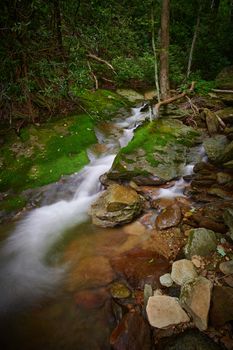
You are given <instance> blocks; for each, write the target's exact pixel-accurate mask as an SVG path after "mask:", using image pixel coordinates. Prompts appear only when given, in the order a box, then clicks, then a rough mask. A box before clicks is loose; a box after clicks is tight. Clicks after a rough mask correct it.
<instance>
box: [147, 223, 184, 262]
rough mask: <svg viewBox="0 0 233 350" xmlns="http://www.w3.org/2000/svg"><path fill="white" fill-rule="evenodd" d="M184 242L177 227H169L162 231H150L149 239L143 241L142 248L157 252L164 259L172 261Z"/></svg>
mask: <svg viewBox="0 0 233 350" xmlns="http://www.w3.org/2000/svg"><path fill="white" fill-rule="evenodd" d="M185 241H186V239H185V238H184V236H183V234H182V232H181V230H180V229H179V228H178V227H171V228H169V229H166V230H162V231H158V230H153V231H151V237H150V238H149V239H148V240H146V241H144V244H143V247H144V248H145V249H150V250H153V251H155V252H157V253H158V254H160V255H162V256H164V257H165V258H166V259H169V260H170V259H172V260H174V259H175V258H176V257H177V255H178V254H179V253H180V251H181V250H182V248H183V246H184V245H185Z"/></svg>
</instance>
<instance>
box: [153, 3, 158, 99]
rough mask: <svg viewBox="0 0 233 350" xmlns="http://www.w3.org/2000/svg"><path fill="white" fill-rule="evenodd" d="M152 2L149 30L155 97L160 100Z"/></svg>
mask: <svg viewBox="0 0 233 350" xmlns="http://www.w3.org/2000/svg"><path fill="white" fill-rule="evenodd" d="M153 5H154V4H152V9H151V31H152V39H151V41H152V49H153V53H154V70H155V87H156V92H157V98H158V101H159V102H160V87H159V75H158V62H157V54H156V47H155V24H154V8H153Z"/></svg>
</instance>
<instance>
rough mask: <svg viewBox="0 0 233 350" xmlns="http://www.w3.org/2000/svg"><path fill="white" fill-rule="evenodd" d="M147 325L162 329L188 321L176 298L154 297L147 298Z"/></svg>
mask: <svg viewBox="0 0 233 350" xmlns="http://www.w3.org/2000/svg"><path fill="white" fill-rule="evenodd" d="M146 312H147V316H148V320H149V323H150V325H151V326H152V327H156V328H164V327H168V326H172V325H175V324H180V323H185V322H188V321H189V317H188V315H187V314H186V312H185V311H184V310H183V309H182V308H181V306H180V304H179V301H178V300H177V298H173V297H169V296H167V295H154V296H152V297H150V298H149V300H148V304H147V307H146Z"/></svg>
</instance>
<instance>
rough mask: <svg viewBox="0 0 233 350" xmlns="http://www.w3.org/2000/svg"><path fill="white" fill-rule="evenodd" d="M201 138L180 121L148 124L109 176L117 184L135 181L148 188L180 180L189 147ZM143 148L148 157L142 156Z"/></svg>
mask: <svg viewBox="0 0 233 350" xmlns="http://www.w3.org/2000/svg"><path fill="white" fill-rule="evenodd" d="M198 135H199V134H198V133H197V132H196V131H195V130H194V129H192V128H190V127H187V126H185V125H184V124H183V123H181V122H179V121H177V120H172V119H166V120H163V119H160V120H156V121H155V122H153V123H149V124H145V125H143V126H142V127H140V128H138V129H137V130H136V132H135V134H134V138H133V140H132V141H131V142H130V143H129V144H128V145H127V146H126V147H125V148H124V149H122V150H121V151H120V152H119V153H118V155H117V157H116V158H115V160H114V163H113V165H112V168H111V169H110V171H109V172H108V174H107V176H108V177H109V178H110V179H113V180H114V179H117V180H133V181H134V182H135V183H137V184H148V185H149V184H152V185H154V184H157V185H158V184H164V183H166V182H167V181H170V180H172V179H176V178H177V177H179V176H182V175H183V170H184V166H185V164H186V161H187V159H186V156H187V152H186V151H187V147H188V146H192V145H194V144H196V142H197V140H196V137H197V136H198ZM139 146H140V148H143V149H144V150H146V156H145V155H141V152H139ZM129 156H130V159H129Z"/></svg>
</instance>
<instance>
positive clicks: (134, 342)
mask: <svg viewBox="0 0 233 350" xmlns="http://www.w3.org/2000/svg"><path fill="white" fill-rule="evenodd" d="M110 344H111V348H112V349H114V350H123V349H124V350H142V349H143V350H150V349H151V348H152V340H151V334H150V327H149V325H148V323H146V321H145V320H144V319H143V317H142V316H141V315H139V313H137V312H130V313H128V314H126V315H125V316H124V317H123V319H122V320H121V322H120V323H119V325H118V326H117V327H116V328H115V329H114V330H113V332H112V334H111V337H110Z"/></svg>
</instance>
